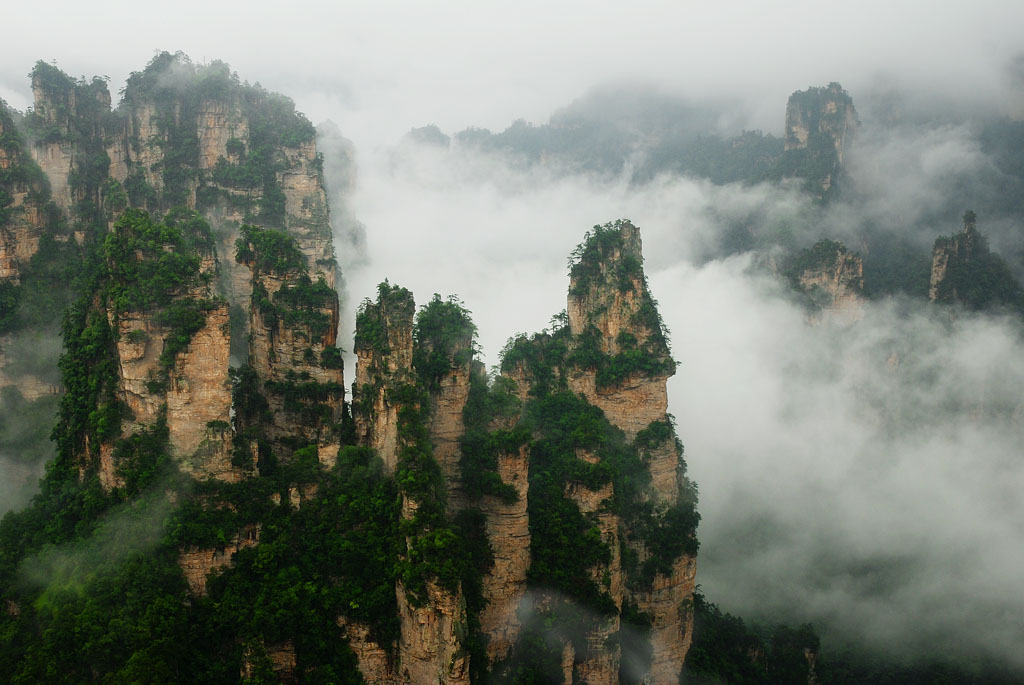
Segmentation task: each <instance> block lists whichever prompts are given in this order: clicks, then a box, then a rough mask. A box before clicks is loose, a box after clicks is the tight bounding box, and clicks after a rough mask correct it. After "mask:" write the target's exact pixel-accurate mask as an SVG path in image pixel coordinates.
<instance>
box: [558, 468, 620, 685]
mask: <svg viewBox="0 0 1024 685" xmlns="http://www.w3.org/2000/svg"><path fill="white" fill-rule="evenodd" d="M578 457H579V458H581V459H583V460H584V461H589V462H591V463H597V461H598V460H597V458H596V457H593V456H592V455H589V454H587V453H586V452H581V453H579V454H578ZM565 494H566V496H567V497H568V498H569V499H570V500H572V501H573V502H575V503H576V505H577V507H579V510H580V513H582V514H583V515H584V516H586V517H587V518H589V519H591V520H593V521H594V522H595V523H596V524H597V529H598V531H600V535H601V541H602V542H604V543H605V544H606V545H608V550H609V552H610V559H609V561H608V562H607V563H602V564H597V565H595V566H593V567H591V569H590V576H591V580H593V581H594V582H595V583H597V584H598V586H599V587H601V588H602V589H604V590H605V591H606V592H607V593H608V595H609V596H610V597H611V599H612V601H613V602H614V603H615V607H616V608H617V609H619V610H621V609H622V599H623V591H624V589H625V579H624V578H623V574H622V553H621V549H622V548H621V545H620V540H619V530H620V526H621V521H620V520H619V516H618V515H617V514H614V513H612V511H611V506H610V505H611V500H612V497H614V495H615V490H614V488H613V487H612V484H611V483H608V484H607V485H604V486H602V487H601V488H599V489H597V490H591V489H589V488H587V487H585V486H584V485H583V484H582V483H570V484H569V486H568V487H567V489H566V493H565ZM619 624H620V621H619V616H618V614H614V615H611V616H606V617H601V618H598V619H595V621H594V625H593V627H592V628H591V629H590V630H589V631H588V633H587V635H586V638H585V640H586V648H585V649H583V650H582V651H581V652H580V653H578V654H577V655H576V662H575V666H574V674H575V677H574V682H577V681H578V682H584V683H593V684H594V685H613V684H617V683H618V682H619V664H620V662H621V658H622V654H621V648H620V647H619V645H618V644H616V643H615V641H614V640H612V639H611V638H612V636H614V635H615V634H616V633H618V631H619Z"/></svg>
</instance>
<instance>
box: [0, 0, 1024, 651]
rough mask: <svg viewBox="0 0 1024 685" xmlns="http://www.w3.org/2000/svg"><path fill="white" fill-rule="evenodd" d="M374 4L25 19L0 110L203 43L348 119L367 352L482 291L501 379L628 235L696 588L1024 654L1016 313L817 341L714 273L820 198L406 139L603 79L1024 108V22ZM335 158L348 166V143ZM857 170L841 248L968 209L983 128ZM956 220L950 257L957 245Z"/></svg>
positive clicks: (852, 7)
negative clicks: (564, 166)
mask: <svg viewBox="0 0 1024 685" xmlns="http://www.w3.org/2000/svg"><path fill="white" fill-rule="evenodd" d="M351 5H354V3H333V2H332V3H297V4H293V6H292V8H290V9H288V10H285V9H284V7H285V5H284V4H282V3H276V2H275V3H272V4H271V3H259V2H232V3H223V2H222V3H215V2H174V3H162V4H159V5H151V4H147V3H130V4H129V3H117V2H90V3H79V2H76V3H61V5H60V6H58V7H56V8H55V9H52V10H50V9H48V10H45V11H44V10H41V9H39V8H38V7H33V6H32V5H31V4H30V3H27V2H18V3H14V4H13V6H10V7H5V8H4V10H3V20H4V23H5V26H7V27H9V29H8V30H7V31H5V34H4V42H3V46H2V48H0V51H2V55H3V60H2V62H0V97H3V98H4V99H6V100H7V101H8V102H9V103H10V104H11V105H13V106H14V107H18V108H24V107H25V106H27V105H29V104H30V93H29V84H28V79H27V78H26V74H27V73H28V71H29V70H30V69H31V68H32V65H33V64H34V62H35V61H36V60H37V59H43V60H46V61H52V60H55V61H56V64H57V65H58V66H59V67H61V68H62V69H64V70H65V71H67V72H68V73H70V74H72V75H76V76H77V75H85V76H92V75H94V74H98V75H108V76H109V77H110V78H111V90H112V91H115V92H116V91H117V90H118V89H119V88H120V87H121V86H122V85H123V82H124V78H125V77H126V76H127V74H128V73H129V72H131V71H134V70H140V69H142V68H143V67H144V66H145V65H146V63H147V62H148V61H149V60H150V59H151V58H152V56H153V54H154V51H155V50H170V51H175V50H182V51H184V52H185V53H187V54H188V55H190V56H191V58H192V59H193V61H196V62H202V61H204V60H211V59H222V60H224V61H226V62H228V63H229V64H230V65H231V67H232V68H233V69H234V70H236V71H237V72H238V73H239V75H240V76H241V78H242V79H244V80H248V81H250V82H254V81H259V82H260V83H262V84H263V85H264V86H265V87H267V88H269V89H271V90H276V91H280V92H283V93H285V94H287V95H289V96H291V97H292V98H293V99H294V100H295V101H296V104H297V107H298V109H299V110H300V111H303V112H305V113H306V114H307V115H308V116H309V118H310V119H311V120H312V121H313V122H314V123H317V124H319V123H321V122H324V121H327V120H330V121H332V122H333V123H334V124H335V125H336V127H337V128H336V129H334V128H331V129H330V130H332V131H340V133H341V135H343V136H345V137H347V138H349V139H350V140H351V141H352V142H353V143H354V146H355V160H356V166H357V169H358V170H357V178H358V180H357V182H356V185H355V188H354V192H353V194H352V196H351V197H350V198H349V204H350V206H349V207H348V208H347V211H348V212H349V213H351V214H352V215H354V216H355V217H356V218H357V219H358V220H359V221H361V222H362V223H363V224H364V226H365V240H364V241H363V242H362V243H359V244H358V245H357V244H356V243H355V242H353V241H351V240H348V241H347V240H340V241H339V244H338V250H339V257H340V261H341V263H342V264H343V265H345V266H346V267H347V273H346V279H347V281H348V292H347V294H346V296H347V299H348V302H349V306H348V312H347V316H346V319H345V320H344V321H343V327H344V328H345V330H342V332H341V337H340V344H342V345H343V346H346V347H348V346H350V344H351V342H350V341H351V305H352V303H353V302H357V301H358V300H359V299H361V298H362V297H364V296H367V295H371V294H373V291H374V284H375V283H377V282H378V281H380V280H382V279H383V278H385V277H388V278H390V279H391V280H392V281H393V282H397V283H399V284H401V285H404V286H407V287H409V288H410V289H412V290H413V291H414V293H415V295H416V299H417V302H418V303H421V304H422V303H424V302H426V301H427V300H428V299H429V298H430V295H431V294H432V293H433V292H439V293H441V294H442V295H445V296H447V295H448V294H451V293H457V294H459V295H461V296H462V298H463V299H464V301H465V303H466V305H467V306H468V307H469V309H470V310H471V311H473V313H474V319H475V320H476V322H477V324H478V326H479V328H480V338H481V342H482V344H483V349H484V353H485V355H486V361H487V362H488V363H491V364H493V363H496V362H497V351H498V350H499V349H500V347H501V345H502V344H503V343H504V341H505V340H506V339H507V338H508V337H509V336H511V335H512V334H514V333H516V332H520V331H523V332H532V331H536V330H538V329H540V328H542V327H544V326H545V325H547V322H548V320H549V318H550V317H551V315H553V314H555V313H557V312H558V311H560V310H561V309H562V308H563V307H565V293H566V288H567V280H566V275H565V259H566V256H567V255H568V253H569V252H570V251H571V249H572V247H573V246H574V245H575V244H576V243H577V242H579V241H580V239H581V238H582V236H583V232H584V231H585V230H587V229H588V228H589V227H590V226H592V225H593V224H596V223H604V222H606V221H611V220H614V219H616V218H620V217H628V218H631V219H632V220H633V221H634V222H635V223H636V224H637V225H639V226H640V227H641V231H642V233H643V238H644V246H645V253H646V256H647V269H648V273H649V275H650V277H651V283H652V288H653V290H654V295H655V297H656V298H657V299H658V300H659V301H660V303H661V308H662V312H663V314H664V316H665V319H666V321H667V323H668V324H669V327H670V328H671V330H672V340H673V349H674V352H675V355H676V357H677V358H678V359H679V360H680V361H681V362H682V365H681V367H680V370H679V373H678V375H677V376H676V377H675V378H674V379H673V381H672V383H671V385H670V391H671V406H670V411H672V412H673V413H674V414H675V415H676V417H677V418H678V422H679V429H680V430H679V432H680V437H681V438H682V440H683V442H684V443H685V444H686V446H687V459H688V461H689V463H690V469H691V474H692V475H693V476H694V477H695V479H696V480H697V482H698V485H699V487H700V491H701V507H700V508H701V512H702V514H703V516H704V521H703V523H702V525H701V530H700V536H701V540H702V552H701V555H702V556H701V561H700V566H699V568H700V569H701V570H700V576H699V577H698V581H699V582H700V583H701V584H702V585H703V586H704V587H705V589H706V590H708V594H709V597H710V599H712V600H713V601H717V602H720V603H721V604H722V605H723V606H724V607H725V608H727V609H729V610H731V611H740V612H747V613H749V615H755V616H762V617H765V616H780V615H785V617H786V618H788V619H793V620H815V621H818V622H819V626H823V627H825V628H826V629H828V630H831V631H832V632H833V633H834V634H847V635H849V634H854V635H859V636H860V637H861V638H863V639H871V640H874V641H876V642H878V643H887V644H889V645H890V646H894V647H895V648H904V647H912V646H913V645H912V644H911V643H913V642H914V640H916V639H920V640H923V641H926V642H929V641H933V640H937V639H942V637H943V636H945V637H946V638H949V637H950V636H953V638H954V639H958V640H960V642H961V644H966V643H975V642H976V643H978V644H979V645H982V644H987V645H989V648H991V649H994V650H996V651H998V652H1003V650H1004V648H1005V653H1006V654H1013V653H1014V650H1015V649H1016V650H1017V651H1019V644H1020V640H1021V639H1024V636H1021V635H1020V627H1021V626H1022V625H1024V599H1022V598H1021V595H1020V592H1019V580H1020V578H1021V577H1022V576H1024V559H1022V558H1021V554H1022V552H1021V550H1024V528H1022V526H1021V524H1020V521H1024V504H1022V502H1021V500H1020V498H1019V496H1018V495H1019V492H1020V488H1021V487H1024V471H1022V467H1021V465H1020V459H1019V452H1020V445H1021V444H1022V442H1024V435H1022V428H1021V426H1022V425H1024V418H1022V416H1021V410H1020V408H1019V403H1020V388H1021V387H1024V366H1022V364H1021V360H1022V359H1024V344H1022V336H1021V331H1020V324H1019V322H1018V321H1014V320H1006V319H990V318H985V317H982V318H974V317H966V318H964V319H962V320H959V321H957V322H954V323H952V324H951V323H949V322H948V321H945V320H943V319H942V318H941V317H936V316H934V315H933V313H916V314H914V315H912V316H907V315H906V314H905V312H901V310H900V308H899V306H898V303H891V302H888V303H886V302H883V303H880V304H878V305H872V306H870V307H868V308H867V309H866V311H865V314H864V317H863V319H862V320H861V322H860V323H858V324H855V325H853V326H852V327H845V326H843V325H839V324H836V325H831V324H829V325H817V326H815V325H809V324H808V322H807V321H806V319H805V317H804V313H803V312H802V311H801V310H800V309H799V308H797V307H796V306H794V305H793V304H792V303H791V302H790V301H789V299H788V298H787V296H786V294H785V292H783V291H782V290H780V288H779V286H778V284H777V283H773V282H772V281H770V280H765V279H764V277H762V276H758V275H756V274H753V273H751V272H750V271H749V270H748V269H747V268H746V267H747V266H748V265H749V261H750V257H749V256H740V257H734V258H730V259H727V260H712V261H710V262H708V261H706V260H700V259H697V256H698V253H699V250H700V246H701V245H703V244H705V243H706V241H707V238H708V236H709V235H712V234H714V233H715V232H716V231H720V230H721V229H722V226H723V225H725V223H726V222H727V221H728V220H735V219H741V220H744V221H753V222H759V223H761V224H772V223H778V222H783V223H785V222H786V221H789V220H790V219H792V218H793V217H795V216H799V215H800V213H801V212H802V211H804V210H805V209H806V207H807V206H808V198H806V197H803V196H801V195H800V193H799V192H797V191H795V190H794V189H792V188H789V189H786V188H776V187H769V186H755V187H752V188H751V187H747V188H743V187H738V186H735V187H733V186H726V187H714V186H711V185H709V184H707V183H705V182H701V181H694V180H692V179H682V178H675V177H662V178H658V179H656V180H655V181H654V182H652V183H650V184H647V185H645V186H642V187H635V186H631V185H629V184H628V183H626V182H625V181H624V180H622V179H600V180H598V179H593V178H583V177H563V176H557V175H549V174H548V173H547V172H545V171H544V170H533V171H529V172H525V171H523V170H515V169H509V168H507V167H506V166H505V165H504V163H503V161H502V160H501V159H498V158H493V157H488V156H482V155H475V154H472V153H470V152H468V151H463V152H457V153H453V154H446V153H442V152H440V151H438V150H432V149H419V148H416V147H409V146H405V147H404V148H399V149H397V150H396V149H393V147H392V146H393V145H394V144H395V143H396V142H397V141H398V140H399V138H400V137H401V136H402V135H403V134H404V133H405V132H407V131H408V130H409V129H410V128H412V127H414V126H422V125H425V124H430V123H434V124H437V125H439V126H440V127H441V128H442V129H444V130H446V131H448V132H449V133H451V132H454V131H457V130H459V129H462V128H465V127H467V126H473V125H475V126H485V127H490V128H492V129H499V130H500V129H503V128H504V127H505V126H507V125H508V124H509V123H511V122H512V121H513V120H515V119H517V118H520V117H523V118H526V119H528V120H531V121H533V122H537V123H542V122H546V121H547V119H548V117H549V116H550V115H551V113H552V112H553V111H555V110H556V109H558V108H560V107H563V106H565V105H567V104H568V103H569V102H571V101H572V100H574V99H575V98H577V97H579V96H581V95H583V94H584V93H585V92H587V91H588V90H589V89H591V88H593V87H595V86H598V85H601V84H606V83H618V84H623V83H641V84H647V85H650V86H653V87H655V88H657V89H660V90H662V91H663V92H665V93H667V94H670V95H680V96H684V97H688V98H692V99H703V98H716V99H717V98H733V99H736V100H738V101H739V102H740V103H741V105H742V107H743V108H744V110H745V112H746V114H747V115H748V117H749V120H748V121H749V124H750V125H752V126H756V127H759V128H762V129H763V130H765V131H769V132H773V133H776V134H779V133H781V132H782V125H783V115H784V111H785V103H786V98H787V97H788V95H789V94H790V93H791V92H793V91H795V90H798V89H803V88H806V87H808V86H811V85H824V84H827V83H828V82H830V81H839V82H841V83H842V84H843V85H844V86H845V87H846V88H847V90H848V91H849V92H850V93H851V95H852V96H853V98H854V100H855V102H857V101H858V97H859V95H860V94H862V93H865V92H867V91H869V90H874V89H878V88H893V89H897V90H904V89H910V90H914V91H917V92H918V93H921V94H927V95H930V96H934V97H936V98H939V99H945V100H948V101H951V102H954V103H958V104H960V105H965V104H966V103H978V104H981V105H984V106H986V107H988V108H994V109H995V110H996V111H1000V112H1003V113H1009V114H1018V113H1020V111H1024V110H1019V109H1018V108H1019V107H1020V105H1021V103H1024V98H1021V97H1020V94H1021V92H1024V91H1022V89H1021V85H1022V84H1021V82H1020V81H1014V79H1013V74H1014V71H1013V69H1012V66H1013V64H1014V59H1015V58H1016V57H1017V56H1018V55H1019V54H1021V53H1022V51H1024V39H1022V38H1021V27H1022V26H1024V3H1022V2H1020V1H1019V0H1018V1H1017V2H971V3H967V2H963V3H959V2H958V3H941V4H940V3H934V2H913V3H911V2H903V3H894V2H860V3H844V4H838V3H826V2H821V1H820V0H819V1H817V2H787V3H767V2H749V3H739V2H730V3H725V2H719V3H708V2H679V1H677V2H634V3H629V4H627V3H623V2H617V3H594V2H572V3H567V2H563V3H551V2H544V3H540V2H516V3H502V4H496V3H485V2H461V3H432V4H427V3H388V2H373V3H364V4H363V5H361V6H355V7H352V6H351ZM157 8H158V9H157ZM115 99H116V95H115ZM325 130H326V129H325ZM335 142H336V141H335ZM321 148H322V149H324V150H325V151H326V152H327V153H328V155H329V157H330V154H331V151H333V150H337V149H338V146H337V145H336V144H334V142H331V143H329V142H328V141H327V140H323V141H322V144H321ZM859 154H860V155H861V157H860V158H859V160H858V157H857V153H855V154H854V155H853V157H852V161H851V174H852V175H853V176H855V177H858V175H859V178H858V180H859V182H860V184H861V187H862V188H867V189H868V191H869V192H870V194H871V202H870V204H866V205H864V206H854V207H851V206H845V207H837V208H836V209H835V210H834V211H831V212H830V213H829V214H828V215H826V216H825V217H824V222H823V224H822V226H826V227H828V228H830V229H832V230H834V231H835V233H834V234H833V235H839V236H842V235H844V234H843V231H844V230H845V229H844V226H846V224H848V223H849V221H850V220H851V217H854V218H856V216H858V215H859V214H862V213H863V212H867V211H870V212H873V213H875V214H876V215H877V217H882V218H887V217H900V216H902V217H907V216H910V217H914V216H929V215H930V214H929V212H930V211H931V210H933V209H934V208H935V207H938V206H941V203H942V202H943V201H945V199H946V198H948V197H949V194H950V193H954V192H956V188H955V187H950V186H949V178H950V173H949V171H950V170H960V171H963V170H964V169H974V168H978V169H982V168H985V165H986V164H988V163H989V161H988V160H987V159H986V158H985V157H984V155H982V154H981V153H980V151H979V150H978V148H977V145H976V142H975V141H973V140H972V139H971V137H970V135H969V132H967V131H965V130H961V129H956V128H948V129H936V130H928V131H925V132H914V133H913V134H912V135H911V134H906V135H904V134H899V135H896V134H893V135H892V136H889V137H883V138H881V139H878V138H875V139H871V140H868V141H867V142H866V144H865V145H864V146H863V147H862V151H861V152H860V153H859ZM330 164H331V160H330V159H328V166H327V171H328V182H330V181H331V176H330V174H331V172H332V167H331V166H330ZM339 173H340V172H339ZM338 215H339V210H337V205H336V213H335V217H336V218H337V217H338ZM873 217H874V218H877V217H875V216H874V215H873ZM955 219H956V218H955V217H951V220H950V221H949V222H948V223H942V224H939V225H936V226H934V227H933V229H932V230H933V231H934V232H930V233H929V235H939V234H948V233H951V232H953V231H954V230H956V228H957V225H956V220H955ZM983 219H984V218H983V217H982V219H981V221H982V225H981V228H982V230H985V227H984V225H983ZM1019 228H1020V227H1019V223H1018V224H1017V225H1015V226H1014V227H1011V228H1010V229H1008V230H1017V231H1019ZM929 240H930V238H929ZM346 374H347V376H348V378H349V379H351V378H352V377H353V374H352V369H351V367H347V368H346ZM979 393H980V396H979ZM1015 408H1016V409H1015ZM890 410H891V411H890ZM989 410H992V412H989ZM1014 411H1017V414H1013V412H1014ZM894 417H895V418H894ZM1008 417H1009V418H1008ZM766 541H767V542H766ZM886 574H888V575H886ZM972 612H973V613H972ZM921 626H928V627H929V628H930V629H932V631H931V632H929V631H920V630H919V628H920V627H921ZM929 643H930V644H934V643H933V642H929Z"/></svg>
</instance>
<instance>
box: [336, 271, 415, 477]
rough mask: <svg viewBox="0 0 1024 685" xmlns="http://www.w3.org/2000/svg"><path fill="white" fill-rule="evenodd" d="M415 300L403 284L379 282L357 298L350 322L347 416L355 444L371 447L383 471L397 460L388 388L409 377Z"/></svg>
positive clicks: (394, 417) (394, 406)
mask: <svg viewBox="0 0 1024 685" xmlns="http://www.w3.org/2000/svg"><path fill="white" fill-rule="evenodd" d="M415 312H416V304H415V302H414V301H413V297H412V293H410V292H409V291H408V290H406V289H405V288H391V287H386V289H385V286H382V288H381V290H380V293H379V297H378V299H377V302H375V303H374V302H370V301H369V300H367V301H366V302H364V304H363V309H362V310H361V314H360V320H359V322H357V326H356V340H355V352H356V356H357V361H356V380H355V384H354V385H353V386H352V418H353V420H354V422H355V425H356V438H357V440H358V441H359V444H361V445H366V446H368V447H372V448H373V449H374V450H376V451H377V454H378V455H379V456H380V458H381V459H382V460H383V462H384V468H385V470H386V471H387V472H388V473H394V472H395V467H396V466H397V464H398V409H399V405H398V403H397V402H396V401H395V400H394V398H393V393H394V391H395V390H397V389H398V388H399V387H401V386H403V385H407V384H410V383H413V382H414V379H413V371H412V351H413V350H412V327H413V316H414V314H415Z"/></svg>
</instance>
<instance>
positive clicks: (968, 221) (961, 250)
mask: <svg viewBox="0 0 1024 685" xmlns="http://www.w3.org/2000/svg"><path fill="white" fill-rule="evenodd" d="M987 252H988V248H987V246H986V245H985V241H984V239H983V238H982V237H981V234H980V233H979V232H978V228H977V225H976V219H975V217H974V213H973V212H969V213H968V214H967V215H965V216H964V227H963V230H962V231H961V232H960V233H957V234H955V235H953V236H951V237H949V238H939V239H938V240H936V241H935V246H934V248H933V249H932V270H931V277H930V279H929V282H928V299H929V300H930V301H932V302H941V301H955V300H960V297H961V293H960V292H959V291H958V287H957V286H958V285H961V283H958V282H957V281H958V280H960V279H955V278H951V276H952V275H953V274H956V273H957V272H962V271H964V270H965V269H966V268H967V266H968V265H969V264H972V263H976V262H977V261H978V260H979V258H980V257H981V256H982V255H984V254H986V253H987Z"/></svg>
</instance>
